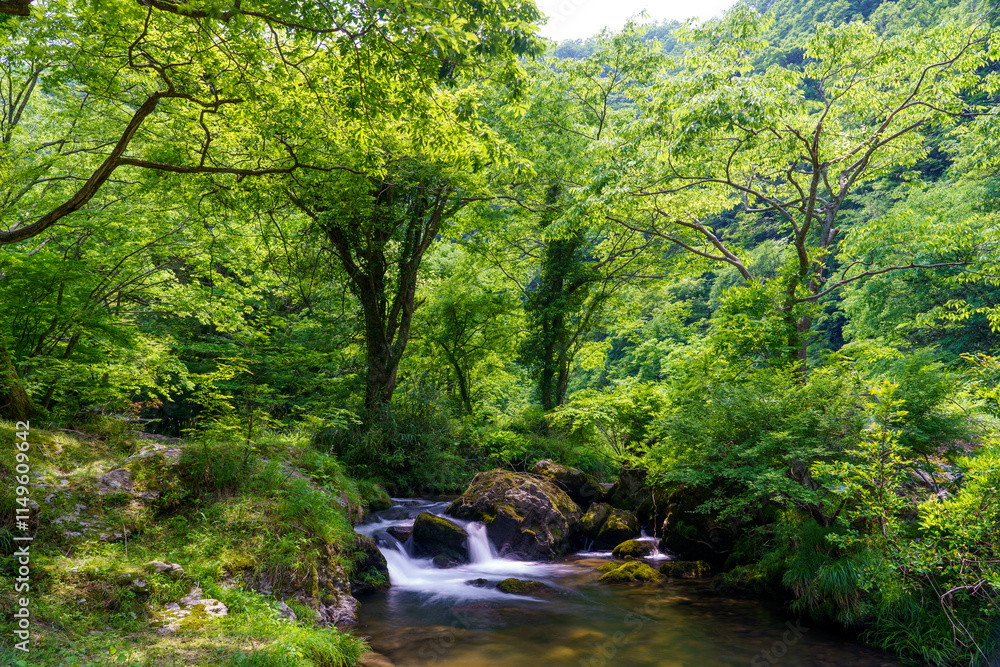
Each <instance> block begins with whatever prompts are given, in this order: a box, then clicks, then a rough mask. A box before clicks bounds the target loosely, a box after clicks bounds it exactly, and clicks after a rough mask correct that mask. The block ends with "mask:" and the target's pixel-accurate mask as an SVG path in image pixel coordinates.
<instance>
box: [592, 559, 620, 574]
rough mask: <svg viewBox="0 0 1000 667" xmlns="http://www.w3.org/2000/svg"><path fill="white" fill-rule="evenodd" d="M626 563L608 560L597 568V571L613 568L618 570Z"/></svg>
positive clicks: (606, 570) (608, 570) (607, 570)
mask: <svg viewBox="0 0 1000 667" xmlns="http://www.w3.org/2000/svg"><path fill="white" fill-rule="evenodd" d="M624 564H625V563H621V562H616V561H608V562H607V563H605V564H604V565H602V566H600V567H599V568H597V571H598V572H610V571H611V570H617V569H618V568H620V567H621V566H622V565H624Z"/></svg>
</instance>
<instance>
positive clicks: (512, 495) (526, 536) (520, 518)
mask: <svg viewBox="0 0 1000 667" xmlns="http://www.w3.org/2000/svg"><path fill="white" fill-rule="evenodd" d="M447 512H448V514H450V515H452V516H454V517H456V518H459V519H466V520H473V521H482V522H484V523H485V524H486V531H487V535H488V536H489V538H490V539H491V540H492V541H493V543H494V544H496V545H497V547H498V551H499V552H500V555H502V556H503V555H508V556H516V557H521V558H526V559H531V560H538V559H547V558H555V557H557V556H560V555H562V554H564V553H566V552H567V551H569V549H570V546H571V544H572V541H573V538H574V537H575V536H576V534H577V532H578V530H579V520H580V516H581V512H580V508H579V507H578V506H577V504H576V503H574V502H573V501H572V500H571V499H570V498H569V496H568V495H566V492H565V491H563V490H562V489H561V488H559V487H558V486H556V484H555V483H554V482H552V481H550V480H548V479H545V478H542V477H538V476H535V475H526V474H520V473H512V472H507V471H504V470H493V471H490V472H481V473H479V474H478V475H476V477H475V478H474V479H473V480H472V483H471V484H470V485H469V488H468V489H466V490H465V493H464V494H462V496H461V497H459V498H458V499H457V500H456V501H455V502H453V503H452V504H451V505H450V506H449V507H448V509H447Z"/></svg>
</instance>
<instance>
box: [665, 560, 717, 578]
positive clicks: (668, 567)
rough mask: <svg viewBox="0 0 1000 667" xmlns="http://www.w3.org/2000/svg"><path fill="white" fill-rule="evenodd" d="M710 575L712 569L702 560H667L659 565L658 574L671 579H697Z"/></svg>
mask: <svg viewBox="0 0 1000 667" xmlns="http://www.w3.org/2000/svg"><path fill="white" fill-rule="evenodd" d="M711 573H712V568H711V567H710V566H709V564H708V563H706V562H705V561H703V560H668V561H667V562H666V563H663V564H661V565H660V574H664V575H666V576H668V577H673V578H684V579H697V578H699V577H707V576H708V575H710V574H711Z"/></svg>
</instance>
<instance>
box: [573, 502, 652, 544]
mask: <svg viewBox="0 0 1000 667" xmlns="http://www.w3.org/2000/svg"><path fill="white" fill-rule="evenodd" d="M580 527H581V528H582V530H583V535H584V537H585V538H587V539H588V540H592V541H593V546H592V548H594V549H597V550H599V551H603V550H607V549H613V548H614V547H615V546H617V545H619V544H621V543H622V542H624V541H625V540H627V539H629V538H632V537H635V536H636V535H638V534H639V521H638V520H637V519H636V518H635V515H634V514H632V513H631V512H628V511H626V510H620V509H617V508H615V507H612V506H611V505H608V504H607V503H594V504H593V505H591V506H590V509H589V510H587V513H586V514H585V515H584V516H583V519H582V520H581V521H580Z"/></svg>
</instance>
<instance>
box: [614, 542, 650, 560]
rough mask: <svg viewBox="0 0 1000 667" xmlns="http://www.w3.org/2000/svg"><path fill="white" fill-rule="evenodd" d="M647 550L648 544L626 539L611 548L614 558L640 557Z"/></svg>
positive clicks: (645, 553)
mask: <svg viewBox="0 0 1000 667" xmlns="http://www.w3.org/2000/svg"><path fill="white" fill-rule="evenodd" d="M649 552H650V547H649V545H648V544H646V543H645V542H640V541H639V540H626V541H624V542H622V543H621V544H619V545H618V546H617V547H615V548H614V549H612V550H611V553H612V554H613V555H614V557H615V558H642V557H643V556H648V555H649Z"/></svg>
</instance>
